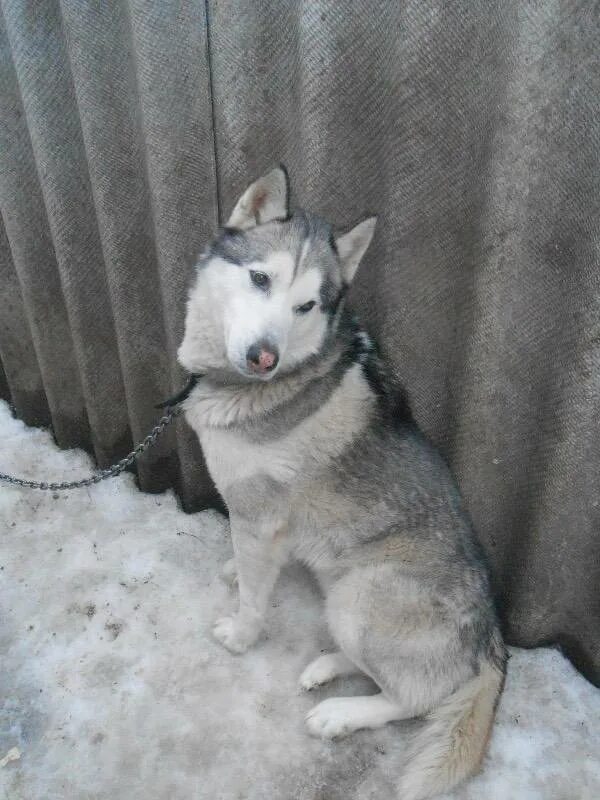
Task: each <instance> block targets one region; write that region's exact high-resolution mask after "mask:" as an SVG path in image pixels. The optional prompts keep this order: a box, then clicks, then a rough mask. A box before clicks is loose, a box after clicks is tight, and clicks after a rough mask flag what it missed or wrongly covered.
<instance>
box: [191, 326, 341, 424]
mask: <svg viewBox="0 0 600 800" xmlns="http://www.w3.org/2000/svg"><path fill="white" fill-rule="evenodd" d="M355 334H356V326H355V329H354V330H352V331H351V329H350V328H349V327H348V326H340V327H339V328H338V329H337V330H336V332H335V335H334V336H333V337H332V338H331V340H330V341H329V342H328V343H327V345H326V347H325V348H324V349H323V351H322V352H321V353H320V354H319V355H318V356H314V357H312V358H310V359H308V360H307V361H306V362H304V363H303V364H302V365H300V366H299V367H298V368H297V369H295V370H294V371H292V372H289V373H283V374H281V375H277V376H275V377H274V378H273V379H272V380H270V381H244V382H242V381H237V380H236V379H235V377H233V376H231V375H229V374H228V375H221V374H218V373H213V374H211V373H208V374H206V375H204V376H203V377H202V378H201V379H199V380H198V382H197V384H196V386H195V387H194V388H193V390H192V391H191V392H190V395H189V397H188V398H187V399H186V400H185V402H184V403H183V408H184V410H185V411H186V412H188V413H192V414H193V416H194V419H195V420H198V421H201V424H202V425H204V426H205V427H218V428H232V427H237V426H244V425H247V424H251V423H253V422H255V421H259V420H260V419H261V418H265V417H267V416H268V415H269V414H270V413H271V412H273V411H275V410H276V409H277V408H278V407H280V406H282V405H283V404H285V403H289V402H291V401H292V400H294V399H298V400H299V399H300V398H301V397H302V395H303V394H305V393H306V392H308V391H309V390H310V389H312V390H314V388H315V386H316V385H317V384H318V383H319V382H327V381H331V380H332V375H333V374H334V373H336V372H339V371H340V370H343V369H344V364H347V363H349V362H350V361H351V360H352V359H351V351H352V347H353V339H352V337H353V336H355Z"/></svg>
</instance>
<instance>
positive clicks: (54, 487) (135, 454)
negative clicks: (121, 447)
mask: <svg viewBox="0 0 600 800" xmlns="http://www.w3.org/2000/svg"><path fill="white" fill-rule="evenodd" d="M180 412H181V408H180V407H179V408H170V407H169V408H167V411H166V414H165V415H164V417H161V418H160V419H159V421H158V423H157V424H156V425H155V426H154V427H153V428H152V430H151V431H150V433H149V434H148V436H146V438H145V439H143V440H142V441H141V442H140V443H139V444H138V445H137V446H136V447H135V448H134V449H133V450H132V451H131V453H129V454H128V455H126V456H125V458H122V459H121V460H120V461H117V463H116V464H113V465H112V466H110V467H106V469H101V470H99V471H98V472H97V473H96V474H95V475H90V476H89V478H83V479H82V480H79V481H62V482H61V483H46V482H45V481H28V480H25V478H15V477H13V476H12V475H4V474H3V473H2V472H0V481H3V482H4V483H10V484H13V485H14V486H26V487H27V488H28V489H44V490H49V491H52V492H62V491H65V490H66V489H79V487H81V486H91V485H92V484H93V483H100V481H104V480H106V478H114V477H115V476H116V475H120V474H121V472H123V470H124V469H127V467H129V466H131V464H133V462H134V461H136V460H137V458H139V456H141V454H142V453H143V452H144V451H145V450H147V449H148V448H149V447H152V445H153V444H154V443H155V442H156V440H157V439H158V437H159V436H160V435H161V433H162V432H163V431H164V429H165V428H166V427H167V425H169V423H171V422H172V421H173V419H174V418H175V417H176V416H177V415H178V414H179V413H180Z"/></svg>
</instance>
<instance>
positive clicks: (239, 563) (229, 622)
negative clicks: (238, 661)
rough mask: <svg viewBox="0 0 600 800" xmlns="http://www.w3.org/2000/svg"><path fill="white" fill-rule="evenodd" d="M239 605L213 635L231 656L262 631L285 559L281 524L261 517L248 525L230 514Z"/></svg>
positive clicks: (244, 520) (282, 522)
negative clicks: (234, 612)
mask: <svg viewBox="0 0 600 800" xmlns="http://www.w3.org/2000/svg"><path fill="white" fill-rule="evenodd" d="M230 521H231V538H232V541H233V551H234V553H235V563H236V567H237V580H238V586H239V591H240V605H239V610H238V612H237V614H234V615H233V616H230V617H223V618H222V619H219V620H217V622H216V623H215V626H214V629H213V634H214V636H215V638H216V639H217V640H218V641H219V642H221V644H222V645H223V646H224V647H226V648H227V649H228V650H230V651H231V652H232V653H243V652H245V651H246V650H247V649H248V647H250V646H251V645H253V644H254V642H255V641H256V640H257V639H258V636H259V634H260V632H261V630H262V628H263V624H264V619H265V614H266V611H267V605H268V602H269V597H270V596H271V592H272V590H273V587H274V586H275V581H276V580H277V576H278V575H279V572H280V570H281V566H282V564H283V562H284V561H285V558H286V535H285V528H286V525H285V522H284V521H281V520H275V519H274V518H273V517H271V516H264V517H262V518H260V517H259V518H258V519H256V520H255V521H254V522H252V523H250V522H248V520H247V519H245V517H241V516H238V515H236V514H235V512H232V511H231V510H230Z"/></svg>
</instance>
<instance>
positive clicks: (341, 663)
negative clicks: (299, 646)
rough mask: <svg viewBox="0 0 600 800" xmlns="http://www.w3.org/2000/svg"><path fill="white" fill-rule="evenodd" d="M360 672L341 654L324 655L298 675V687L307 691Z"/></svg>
mask: <svg viewBox="0 0 600 800" xmlns="http://www.w3.org/2000/svg"><path fill="white" fill-rule="evenodd" d="M360 671H361V670H360V669H359V668H358V667H357V666H356V664H353V663H352V661H350V659H349V658H347V657H346V656H345V655H344V654H343V653H341V652H338V653H326V654H325V655H322V656H319V657H318V658H315V660H314V661H311V662H310V664H309V665H308V666H307V667H306V669H305V670H304V672H303V673H302V675H300V686H301V688H302V689H306V690H307V691H309V690H310V689H314V688H315V687H316V686H322V685H323V684H324V683H329V681H332V680H334V678H342V677H344V676H345V675H355V674H357V673H359V672H360Z"/></svg>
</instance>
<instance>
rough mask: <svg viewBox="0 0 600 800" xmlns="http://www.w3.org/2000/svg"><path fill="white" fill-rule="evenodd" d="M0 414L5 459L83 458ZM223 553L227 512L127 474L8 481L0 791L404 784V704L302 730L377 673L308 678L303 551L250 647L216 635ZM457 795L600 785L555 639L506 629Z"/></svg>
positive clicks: (113, 796)
mask: <svg viewBox="0 0 600 800" xmlns="http://www.w3.org/2000/svg"><path fill="white" fill-rule="evenodd" d="M178 424H184V423H183V422H180V423H178ZM0 430H1V431H2V440H1V441H2V444H1V446H0V471H2V472H10V473H13V474H17V475H22V476H26V477H32V478H38V479H41V480H71V479H74V478H77V477H80V476H83V475H85V474H87V473H88V472H89V471H90V470H91V468H92V464H91V461H90V459H89V458H88V457H87V456H86V455H85V454H84V453H83V452H81V451H76V450H71V451H61V450H59V449H58V448H57V447H56V446H55V445H54V444H53V442H52V439H51V436H50V435H49V433H48V432H46V431H42V430H37V429H31V428H27V427H26V426H25V425H24V424H23V423H21V422H20V421H18V420H15V419H13V418H12V417H11V415H10V412H9V409H8V407H7V405H6V404H5V403H0ZM230 554H231V553H230V542H229V539H228V533H227V523H226V520H225V519H224V518H223V517H221V516H220V515H219V514H218V513H216V512H213V511H207V512H203V513H200V514H195V515H186V514H184V513H183V512H182V511H181V510H180V509H179V507H178V504H177V501H176V498H175V497H174V496H173V494H171V493H166V494H163V495H148V494H142V493H141V492H138V491H137V489H136V488H135V485H134V481H133V478H132V477H131V476H130V475H126V476H122V477H120V478H118V479H113V480H110V481H106V482H105V483H103V484H100V485H97V486H94V487H93V488H91V489H89V490H88V489H83V490H82V489H80V490H74V491H69V492H67V493H61V494H57V495H55V496H53V495H52V494H49V493H43V492H39V491H29V490H24V489H18V488H12V487H8V486H0V586H1V593H0V602H1V604H2V625H1V628H0V637H1V642H2V652H3V665H2V672H1V674H0V703H1V706H2V711H1V714H0V763H2V764H3V766H2V767H0V798H1V800H59V798H60V800H64V798H67V800H108V799H109V798H110V800H120V799H121V798H123V800H125V799H126V800H138V798H139V799H140V800H141V798H144V800H167V799H168V800H200V799H201V800H204V799H205V798H206V800H209V798H210V800H271V798H273V800H280V799H283V798H290V799H293V800H342V798H344V800H346V798H347V799H348V800H366V799H367V798H377V800H387V798H390V800H391V798H393V797H395V796H396V794H395V791H394V787H395V783H396V778H397V775H398V773H399V770H400V765H401V761H402V749H403V738H404V737H405V735H406V724H404V725H403V724H393V725H388V726H387V727H386V728H384V729H382V730H379V731H369V732H361V733H357V734H354V735H353V736H351V737H350V738H348V739H346V740H343V741H338V742H323V741H320V740H315V739H312V738H310V737H309V736H308V735H307V734H306V731H305V729H304V723H303V720H304V716H305V715H306V713H307V712H308V711H309V709H311V708H312V706H313V705H315V704H316V702H318V701H319V700H320V699H323V698H325V697H330V696H333V695H335V694H336V693H339V694H355V693H360V692H363V693H364V692H365V691H366V692H369V693H370V692H373V691H374V687H373V685H372V684H370V682H369V681H368V680H367V679H363V678H348V679H344V680H341V681H339V682H338V684H337V685H335V684H333V685H330V686H328V687H325V688H323V689H320V690H316V691H314V692H311V693H310V694H307V693H303V692H301V691H300V690H299V688H298V677H299V675H300V673H301V672H302V670H303V669H304V667H305V666H306V665H307V663H308V662H309V661H310V660H311V659H312V658H314V657H315V656H316V655H318V654H319V653H320V652H326V651H327V650H328V649H330V648H331V646H332V643H331V641H330V638H329V636H328V633H327V630H326V627H325V624H324V620H323V617H322V613H321V601H320V599H319V595H318V592H317V590H316V588H315V586H314V584H313V582H312V581H311V579H310V577H309V576H308V575H307V574H306V573H304V571H303V570H301V569H300V568H299V567H297V568H291V569H289V570H287V571H286V572H285V573H284V575H283V576H282V578H281V580H280V582H279V584H278V587H277V591H276V595H275V597H274V599H273V608H272V609H271V619H270V623H271V625H270V633H269V636H268V638H264V639H263V640H262V641H261V642H260V643H259V645H258V646H257V647H256V648H255V649H253V650H252V651H250V652H249V653H247V654H246V655H244V656H232V655H230V654H229V653H228V652H226V651H225V650H223V649H222V648H221V647H220V646H218V645H217V644H216V643H215V642H214V641H213V640H212V639H211V638H210V627H211V622H212V621H213V620H214V619H215V618H216V617H218V616H220V615H222V613H223V612H226V611H228V610H229V609H230V608H232V607H233V605H234V602H235V594H234V593H233V592H232V591H231V590H229V589H228V588H227V587H226V586H225V585H224V584H223V583H222V581H221V580H220V579H219V578H218V577H217V575H218V571H219V568H220V566H221V565H222V564H223V562H224V561H225V560H226V559H227V558H228V557H229V556H230ZM13 748H17V749H16V750H13ZM11 751H12V756H9V758H8V759H6V760H4V761H3V760H2V757H3V756H6V755H7V754H9V753H11ZM15 753H18V754H19V755H15ZM452 798H455V800H458V799H459V798H460V800H482V798H485V799H486V800H509V799H510V800H513V798H519V800H598V798H600V691H598V690H597V689H596V688H594V687H593V686H592V685H591V684H589V683H588V682H587V681H586V680H585V679H584V678H583V677H581V676H580V675H579V674H578V673H577V672H576V671H575V670H574V668H573V667H572V666H571V665H570V664H569V662H568V661H566V660H565V659H564V658H563V657H562V656H561V655H560V654H559V653H558V652H556V651H554V650H550V649H539V650H534V651H524V650H518V649H513V650H512V658H511V660H510V664H509V671H508V679H507V685H506V690H505V693H504V695H503V698H502V701H501V704H500V707H499V711H498V717H497V722H496V725H495V728H494V732H493V736H492V740H491V746H490V750H489V754H488V756H487V758H486V760H485V765H484V770H483V772H482V773H481V774H480V775H479V776H478V777H477V778H475V779H474V780H472V781H471V782H470V783H468V784H467V785H465V786H464V787H462V788H461V789H460V790H459V791H457V792H456V793H455V794H453V795H452Z"/></svg>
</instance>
